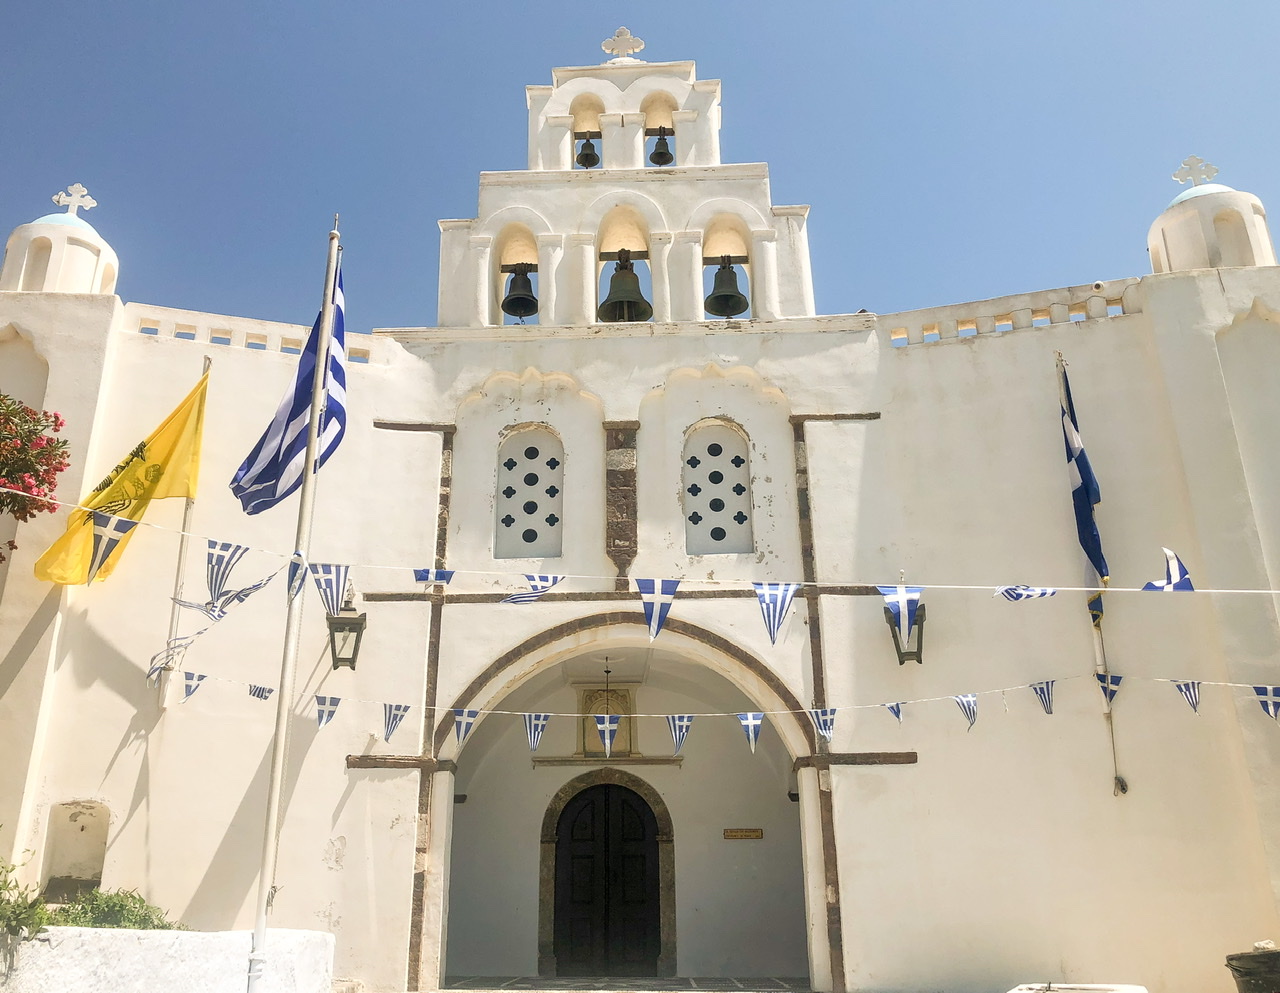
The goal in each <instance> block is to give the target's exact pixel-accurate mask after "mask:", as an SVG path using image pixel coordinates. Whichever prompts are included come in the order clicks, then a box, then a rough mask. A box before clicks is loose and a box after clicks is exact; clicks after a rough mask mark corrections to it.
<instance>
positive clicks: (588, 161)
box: [574, 138, 600, 169]
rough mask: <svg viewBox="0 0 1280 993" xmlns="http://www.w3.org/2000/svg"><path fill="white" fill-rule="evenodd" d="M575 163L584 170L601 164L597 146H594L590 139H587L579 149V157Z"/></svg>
mask: <svg viewBox="0 0 1280 993" xmlns="http://www.w3.org/2000/svg"><path fill="white" fill-rule="evenodd" d="M574 161H575V162H577V163H578V165H580V166H582V168H584V169H590V168H592V167H593V166H598V165H599V164H600V156H599V155H597V154H596V146H595V145H594V144H592V141H591V139H590V138H587V139H586V140H585V141H584V142H583V143H582V147H581V148H580V149H578V155H577V157H576V158H575V159H574Z"/></svg>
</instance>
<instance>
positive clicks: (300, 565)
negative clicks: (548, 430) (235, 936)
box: [248, 214, 340, 993]
mask: <svg viewBox="0 0 1280 993" xmlns="http://www.w3.org/2000/svg"><path fill="white" fill-rule="evenodd" d="M338 237H339V236H338V215H337V214H334V215H333V230H332V231H330V232H329V257H328V261H327V262H326V264H325V273H324V301H323V303H322V304H321V305H320V340H319V342H317V347H316V368H315V374H314V376H313V378H312V383H311V410H310V415H311V417H310V421H309V422H308V424H307V452H306V456H305V458H306V461H305V462H304V463H303V465H304V472H303V474H302V485H301V488H300V490H299V494H300V499H299V501H298V528H297V532H296V538H295V541H294V546H293V547H294V549H295V551H294V554H293V563H292V564H293V567H294V569H296V571H297V575H296V576H293V575H291V576H290V577H289V579H290V583H289V610H288V614H287V615H286V617H285V628H284V650H283V652H282V653H281V659H280V688H279V689H278V690H277V691H276V692H277V695H276V726H275V733H274V734H273V736H272V739H271V778H270V779H269V780H268V785H267V817H266V825H265V829H264V831H263V838H262V866H261V869H260V870H259V877H258V899H257V905H256V908H255V911H254V918H253V949H252V950H251V951H250V952H249V985H248V993H260V991H261V990H263V989H264V988H265V984H264V983H263V978H264V975H265V971H266V952H265V949H266V943H267V911H268V910H269V909H270V907H271V900H272V897H273V896H274V894H275V872H276V858H277V854H278V841H279V833H280V814H281V806H282V800H281V793H282V787H283V785H284V762H285V755H286V754H287V752H288V737H289V711H290V707H291V706H292V704H293V686H294V675H295V671H296V669H297V667H298V643H299V641H300V638H301V634H302V604H303V597H304V594H305V590H306V572H307V556H308V555H309V554H310V552H311V518H312V516H313V512H314V510H315V481H316V459H317V454H318V449H319V447H320V422H321V419H322V417H323V416H324V401H325V377H326V376H327V375H328V372H329V343H330V341H331V340H332V338H333V310H334V300H333V298H334V290H335V283H336V282H337V273H338V252H339V251H340V248H339V245H338ZM292 571H294V570H291V572H292ZM295 582H296V583H297V589H296V590H295V588H294V583H295Z"/></svg>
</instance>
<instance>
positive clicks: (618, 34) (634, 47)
mask: <svg viewBox="0 0 1280 993" xmlns="http://www.w3.org/2000/svg"><path fill="white" fill-rule="evenodd" d="M600 47H601V48H603V49H604V50H605V51H606V52H608V53H609V54H610V55H616V56H617V57H618V58H620V59H627V58H630V57H631V53H632V52H638V51H640V50H641V49H642V48H644V39H643V38H637V37H636V36H635V35H633V34H632V33H631V32H630V31H629V30H627V29H626V28H618V30H617V31H615V32H614V33H613V37H612V38H606V39H605V40H604V41H602V42H600Z"/></svg>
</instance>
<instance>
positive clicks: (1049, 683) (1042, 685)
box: [1031, 679, 1055, 714]
mask: <svg viewBox="0 0 1280 993" xmlns="http://www.w3.org/2000/svg"><path fill="white" fill-rule="evenodd" d="M1054 682H1055V681H1054V680H1052V679H1042V680H1040V682H1038V683H1032V684H1031V692H1032V693H1034V694H1035V695H1036V699H1037V700H1039V701H1040V706H1042V707H1043V708H1044V712H1045V713H1046V714H1052V713H1053V684H1054Z"/></svg>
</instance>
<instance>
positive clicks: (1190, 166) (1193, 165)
mask: <svg viewBox="0 0 1280 993" xmlns="http://www.w3.org/2000/svg"><path fill="white" fill-rule="evenodd" d="M1216 175H1218V167H1217V166H1216V165H1211V164H1210V163H1208V162H1206V161H1205V160H1204V159H1202V158H1200V156H1199V155H1188V156H1187V157H1186V158H1185V159H1183V160H1182V168H1181V169H1179V170H1178V171H1177V172H1175V173H1174V174H1173V179H1174V182H1177V183H1185V182H1187V181H1188V180H1190V181H1191V185H1192V186H1199V185H1200V184H1201V183H1207V182H1209V180H1211V179H1213V177H1214V176H1216Z"/></svg>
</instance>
